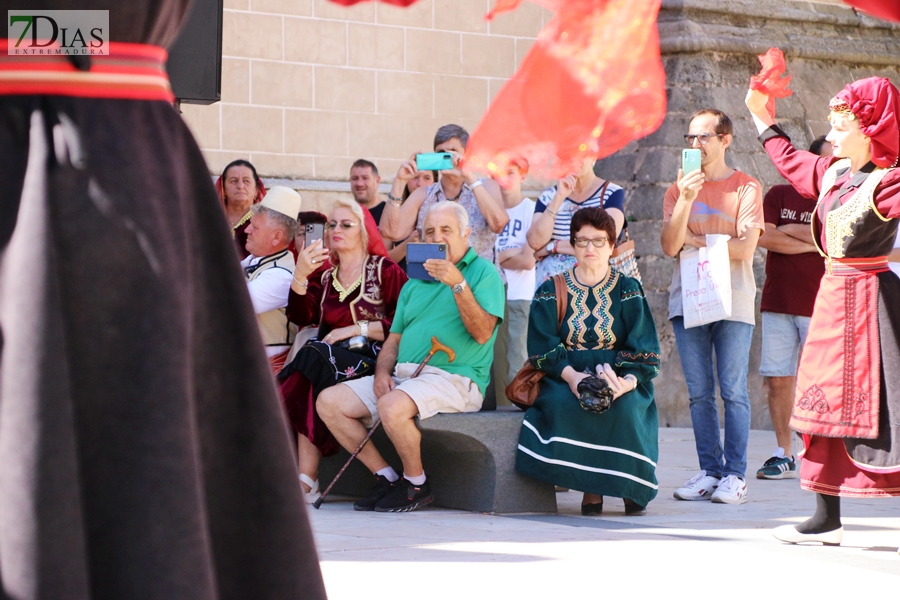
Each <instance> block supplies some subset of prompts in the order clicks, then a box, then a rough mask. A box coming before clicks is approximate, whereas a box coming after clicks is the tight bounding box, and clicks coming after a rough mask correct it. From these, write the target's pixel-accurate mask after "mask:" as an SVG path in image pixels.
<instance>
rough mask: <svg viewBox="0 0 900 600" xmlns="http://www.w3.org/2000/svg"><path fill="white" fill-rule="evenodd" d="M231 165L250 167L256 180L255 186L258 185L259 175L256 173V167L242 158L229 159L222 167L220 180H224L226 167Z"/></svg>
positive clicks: (228, 167) (226, 171)
mask: <svg viewBox="0 0 900 600" xmlns="http://www.w3.org/2000/svg"><path fill="white" fill-rule="evenodd" d="M231 167H247V168H248V169H250V171H252V172H253V180H254V181H255V182H256V184H257V186H258V185H259V175H257V174H256V167H254V166H253V165H251V164H250V163H249V162H247V161H246V160H244V159H243V158H239V159H237V160H233V161H231V162H230V163H228V165H227V166H226V167H225V168H224V169H222V181H225V175H226V174H227V173H228V169H230V168H231Z"/></svg>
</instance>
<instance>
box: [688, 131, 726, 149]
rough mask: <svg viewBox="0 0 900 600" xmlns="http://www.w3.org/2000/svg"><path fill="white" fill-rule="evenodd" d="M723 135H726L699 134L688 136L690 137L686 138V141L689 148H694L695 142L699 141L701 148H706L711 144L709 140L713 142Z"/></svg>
mask: <svg viewBox="0 0 900 600" xmlns="http://www.w3.org/2000/svg"><path fill="white" fill-rule="evenodd" d="M722 135H724V134H721V133H698V134H697V135H693V134H688V135H686V136H684V141H685V142H687V145H688V146H693V145H694V140H697V141H698V142H700V145H701V146H705V145H706V144H708V143H709V140H711V139H713V138H718V137H722Z"/></svg>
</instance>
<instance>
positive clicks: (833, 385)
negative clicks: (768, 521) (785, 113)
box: [746, 77, 900, 544]
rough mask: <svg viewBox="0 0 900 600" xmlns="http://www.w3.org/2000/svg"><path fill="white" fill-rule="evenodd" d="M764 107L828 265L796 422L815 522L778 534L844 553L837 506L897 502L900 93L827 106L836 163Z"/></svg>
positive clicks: (764, 121)
mask: <svg viewBox="0 0 900 600" xmlns="http://www.w3.org/2000/svg"><path fill="white" fill-rule="evenodd" d="M768 100H769V96H767V95H766V94H764V93H762V92H759V91H753V90H751V91H750V92H748V94H747V100H746V103H747V107H748V108H749V109H750V112H751V113H752V115H753V119H754V121H755V122H756V124H757V127H758V129H759V131H760V140H762V143H763V145H764V146H765V149H766V152H767V153H768V154H769V157H770V158H771V159H772V162H773V163H774V164H775V166H776V168H777V169H778V171H779V172H780V173H781V174H782V175H783V176H784V177H785V178H786V179H787V180H788V181H790V183H791V184H792V185H793V186H794V187H795V188H796V189H797V190H798V191H799V192H800V193H801V194H803V195H804V196H806V197H809V198H818V200H819V202H818V205H817V207H816V214H815V218H814V219H813V222H812V227H813V238H814V239H815V241H816V242H817V244H818V246H819V251H820V253H821V254H822V255H823V256H824V257H825V265H826V274H825V276H824V278H823V279H822V284H821V287H820V289H819V294H818V296H817V297H816V304H815V310H814V313H813V317H812V321H811V323H810V327H809V336H808V337H807V340H806V345H805V347H804V349H803V356H802V358H801V362H800V370H799V372H798V375H797V389H796V393H795V404H794V411H793V416H792V418H791V427H792V428H794V429H795V430H797V431H798V432H800V433H802V434H803V437H804V441H805V443H806V450H805V453H804V454H803V455H802V456H803V463H802V465H801V468H800V478H801V485H802V487H803V488H804V489H807V490H811V491H814V492H816V494H817V497H816V498H817V499H816V512H815V515H814V516H813V517H812V518H811V519H809V520H807V521H805V522H803V523H801V524H800V525H797V526H796V527H795V526H793V525H785V526H783V527H779V528H777V529H775V530H774V532H773V534H774V535H775V537H776V538H778V539H779V540H781V541H784V542H790V543H797V542H822V543H825V544H840V542H841V539H842V537H843V527H842V526H841V513H840V507H841V505H840V498H841V496H845V497H852V498H874V497H887V496H900V378H898V377H897V376H896V373H897V372H898V371H900V279H898V278H897V276H896V275H894V274H893V273H892V272H891V271H890V270H889V269H888V266H887V256H886V255H887V254H888V253H890V251H891V248H892V246H893V240H894V238H895V236H896V234H897V218H898V217H900V170H898V169H897V168H896V167H897V162H898V155H900V125H898V118H900V92H898V90H897V88H896V87H894V85H893V84H891V82H890V81H888V80H887V79H884V78H881V77H870V78H868V79H862V80H860V81H856V82H854V83H851V84H850V85H848V86H847V87H845V88H844V89H843V90H841V91H840V92H839V93H838V94H837V96H835V97H834V98H833V99H832V100H831V103H830V109H831V114H830V115H829V120H830V122H831V132H830V133H829V134H828V138H827V139H828V141H829V142H831V144H832V146H833V148H834V155H833V156H829V157H819V156H817V155H815V154H811V153H809V152H803V151H800V150H795V149H794V147H793V146H792V145H791V142H790V140H789V139H788V137H787V135H785V133H784V132H783V131H781V129H779V128H778V127H777V126H776V125H775V121H774V119H773V118H772V117H771V116H770V114H769V111H767V110H766V103H767V101H768ZM886 374H888V375H887V376H886Z"/></svg>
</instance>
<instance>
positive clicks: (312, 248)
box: [294, 240, 328, 280]
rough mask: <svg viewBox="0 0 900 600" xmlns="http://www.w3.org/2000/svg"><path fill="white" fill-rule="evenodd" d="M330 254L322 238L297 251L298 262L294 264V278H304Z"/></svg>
mask: <svg viewBox="0 0 900 600" xmlns="http://www.w3.org/2000/svg"><path fill="white" fill-rule="evenodd" d="M327 256H328V249H327V248H325V247H323V245H322V240H316V241H315V242H313V243H312V244H310V245H309V246H308V247H304V248H301V250H300V252H298V253H297V264H296V265H295V266H294V279H299V280H303V279H306V278H308V277H309V276H310V275H312V273H313V271H315V270H316V269H318V268H319V267H321V266H322V262H323V261H324V260H325V258H326V257H327Z"/></svg>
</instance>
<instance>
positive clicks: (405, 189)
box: [402, 169, 440, 200]
mask: <svg viewBox="0 0 900 600" xmlns="http://www.w3.org/2000/svg"><path fill="white" fill-rule="evenodd" d="M430 170H431V176H432V177H434V182H435V183H437V182H438V180H439V178H440V174H439V173H438V172H437V171H435V170H433V169H430ZM411 193H412V192H410V191H409V182H408V181H407V182H406V185H405V186H403V194H402V197H403V199H404V200H406V199H407V198H409V195H410V194H411Z"/></svg>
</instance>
